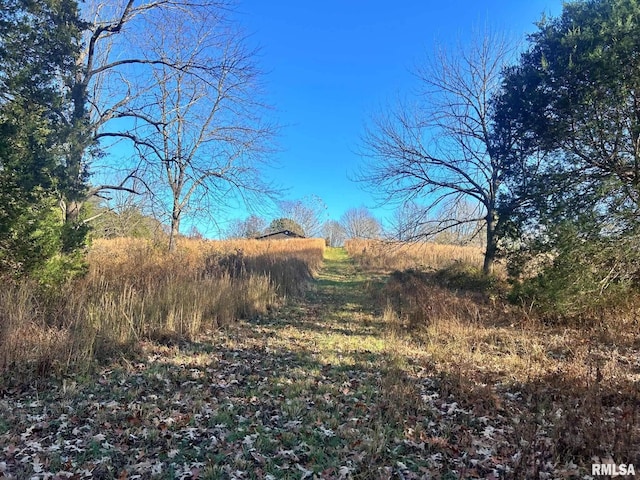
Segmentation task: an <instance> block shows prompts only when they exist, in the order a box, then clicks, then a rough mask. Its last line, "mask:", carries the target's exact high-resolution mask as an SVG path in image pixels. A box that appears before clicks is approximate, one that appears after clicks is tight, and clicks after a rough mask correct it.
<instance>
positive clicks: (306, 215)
mask: <svg viewBox="0 0 640 480" xmlns="http://www.w3.org/2000/svg"><path fill="white" fill-rule="evenodd" d="M280 211H281V212H282V216H283V217H286V218H290V219H291V220H293V221H295V222H296V223H297V224H298V225H300V226H301V227H302V229H303V230H304V235H305V236H306V237H318V236H320V235H321V234H322V225H323V222H324V218H325V216H326V211H327V206H326V205H325V203H324V202H323V201H322V199H321V198H320V197H318V196H317V195H310V196H307V197H305V198H303V199H301V200H293V201H291V200H285V201H282V202H280Z"/></svg>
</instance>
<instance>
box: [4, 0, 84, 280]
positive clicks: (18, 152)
mask: <svg viewBox="0 0 640 480" xmlns="http://www.w3.org/2000/svg"><path fill="white" fill-rule="evenodd" d="M81 26H82V24H81V22H80V20H79V16H78V6H77V3H76V2H75V0H45V1H42V0H41V1H35V0H7V1H6V2H4V3H3V8H2V10H0V91H1V92H2V93H1V94H0V95H1V96H0V272H1V271H4V272H5V273H7V272H9V273H17V274H22V273H28V272H32V271H34V270H36V269H38V268H40V267H43V266H44V265H45V264H46V263H47V262H48V261H49V260H50V259H52V258H54V257H56V255H57V254H58V253H69V252H72V251H74V250H75V249H76V248H77V247H78V246H79V245H81V244H82V242H83V240H84V234H85V233H86V232H85V230H84V229H83V228H69V227H66V226H65V225H64V223H63V218H62V213H61V211H60V209H59V208H58V204H59V200H60V198H61V194H62V192H63V191H64V190H65V189H66V188H67V185H65V182H64V179H63V178H62V177H61V170H62V169H63V168H64V159H65V155H66V151H67V149H68V148H69V144H70V141H69V140H70V138H71V136H72V135H74V134H77V133H78V132H77V131H74V128H75V126H74V125H69V124H68V123H66V122H65V121H64V110H65V109H66V108H68V105H69V98H68V95H67V94H68V92H67V91H66V89H65V85H66V84H68V83H69V81H70V79H71V78H72V77H73V75H74V73H75V68H76V58H77V55H78V54H79V48H80V32H81Z"/></svg>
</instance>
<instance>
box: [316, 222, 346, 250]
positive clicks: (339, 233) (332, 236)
mask: <svg viewBox="0 0 640 480" xmlns="http://www.w3.org/2000/svg"><path fill="white" fill-rule="evenodd" d="M322 236H323V237H324V239H325V240H326V242H327V245H329V246H330V247H340V246H342V245H343V244H344V241H345V240H346V239H347V233H346V232H345V231H344V227H343V226H342V225H341V224H340V222H336V221H335V220H327V221H326V222H324V224H323V225H322Z"/></svg>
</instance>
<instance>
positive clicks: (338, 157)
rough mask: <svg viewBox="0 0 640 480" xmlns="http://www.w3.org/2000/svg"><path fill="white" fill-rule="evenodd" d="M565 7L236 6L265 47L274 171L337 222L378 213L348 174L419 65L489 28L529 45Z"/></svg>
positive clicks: (346, 2)
mask: <svg viewBox="0 0 640 480" xmlns="http://www.w3.org/2000/svg"><path fill="white" fill-rule="evenodd" d="M391 5H392V6H391ZM561 8H562V1H561V0H527V1H521V0H489V1H478V0H475V1H473V0H449V1H446V2H440V1H428V0H424V1H418V0H397V1H395V2H389V1H381V0H375V1H364V0H342V1H338V0H324V1H322V2H305V1H299V0H297V1H288V0H287V1H284V0H273V1H264V0H239V2H238V9H237V10H238V18H239V21H240V23H241V24H242V26H243V27H244V28H245V29H246V31H247V32H248V33H249V34H250V42H252V43H254V45H258V46H259V47H260V49H261V54H260V58H259V63H260V65H261V67H262V69H263V70H264V71H265V72H266V76H265V81H266V85H267V100H268V101H269V102H270V103H271V104H272V105H274V107H275V108H276V117H277V119H278V121H279V123H280V124H282V125H283V126H284V128H283V130H282V134H281V136H280V138H279V146H280V149H281V151H280V152H279V153H277V154H276V155H275V158H274V160H275V161H276V163H277V165H278V168H276V169H272V170H269V171H268V174H269V175H270V176H272V178H273V179H274V180H275V181H276V182H277V183H279V184H280V185H282V186H284V187H286V188H288V191H287V192H286V196H287V198H289V199H298V198H302V197H305V196H308V195H311V194H315V195H318V196H319V197H320V198H322V199H323V200H324V202H325V203H326V205H327V207H328V215H329V217H330V218H333V219H338V218H339V217H340V216H341V215H342V213H343V212H344V211H345V210H347V209H348V208H350V207H358V206H362V205H364V206H367V207H375V205H376V202H375V200H374V199H373V198H372V197H371V195H370V194H368V193H366V192H364V191H363V190H362V188H361V187H360V186H359V185H358V184H356V183H354V182H352V181H350V180H349V175H350V174H352V173H353V172H354V171H355V170H356V169H357V167H358V164H359V162H360V159H359V157H358V155H357V153H356V151H357V148H358V143H359V138H360V135H361V133H362V131H363V127H364V125H365V123H366V121H367V119H368V117H369V116H370V115H371V114H372V113H373V112H374V111H375V110H377V109H378V108H379V107H380V106H381V105H384V104H385V103H386V102H388V101H392V100H393V98H394V97H396V96H397V95H398V94H400V95H402V94H406V93H410V91H411V89H412V88H414V87H416V83H415V79H414V78H413V76H412V75H411V73H410V72H411V69H412V67H413V66H415V65H417V64H419V62H420V60H421V59H423V58H424V57H425V55H426V54H428V53H429V51H430V50H432V49H433V48H434V46H435V45H444V46H445V47H446V46H448V45H449V46H451V47H455V45H456V44H458V43H460V42H462V43H464V42H465V41H466V40H467V39H468V38H469V35H470V32H471V31H472V30H473V29H474V28H475V29H476V30H477V29H478V28H480V29H482V28H484V26H485V25H486V26H488V27H490V28H491V29H494V30H498V31H504V32H506V33H508V34H509V35H512V36H514V37H516V38H523V37H524V35H525V34H526V33H531V32H533V31H534V30H535V26H534V22H536V21H537V20H539V19H540V16H541V14H542V13H543V12H544V13H546V14H550V15H551V16H557V15H558V14H559V13H560V12H561ZM374 212H375V213H376V214H377V215H378V216H379V217H384V216H385V215H388V214H389V213H390V212H389V211H388V210H385V209H375V210H374ZM227 213H228V214H229V217H241V216H243V213H242V212H227Z"/></svg>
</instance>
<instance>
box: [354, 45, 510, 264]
mask: <svg viewBox="0 0 640 480" xmlns="http://www.w3.org/2000/svg"><path fill="white" fill-rule="evenodd" d="M512 55H513V48H512V46H511V44H510V43H509V42H508V41H507V40H506V39H505V38H503V37H500V36H498V35H492V34H489V33H486V34H485V35H483V36H482V37H481V38H480V39H479V40H477V41H475V42H473V43H471V44H470V46H469V47H468V48H458V49H457V50H456V51H453V52H447V51H446V50H444V49H441V50H438V51H437V52H436V53H435V55H434V56H432V57H430V58H429V59H428V60H427V62H426V64H425V65H424V66H423V67H421V68H419V69H417V72H416V75H417V78H418V79H419V81H420V84H421V89H420V92H419V95H418V96H417V98H416V99H415V102H414V103H412V104H409V103H408V102H400V104H399V105H398V106H397V107H396V108H394V109H390V110H389V111H387V112H386V113H383V114H381V115H379V116H377V117H376V118H374V119H373V121H372V125H371V127H369V128H368V129H367V130H366V131H365V133H364V135H363V138H362V154H363V157H364V158H365V164H364V166H363V168H362V169H361V171H360V173H359V174H358V180H360V181H362V182H364V183H365V185H368V186H370V187H371V188H372V190H373V191H374V192H375V193H377V194H379V195H380V196H381V197H382V200H383V201H385V202H399V203H402V202H407V201H413V200H416V201H417V200H419V201H420V202H422V203H423V204H424V205H425V215H423V216H422V217H419V218H421V219H422V220H421V222H422V226H423V227H424V228H423V229H422V232H423V233H421V234H429V235H434V234H437V233H439V232H442V231H445V230H449V229H451V228H455V227H457V226H459V225H462V224H466V223H471V224H474V225H475V224H476V223H477V222H483V223H484V227H485V229H486V239H487V240H486V251H485V258H484V266H483V271H484V272H485V273H489V272H491V270H492V268H493V263H494V260H495V256H496V250H497V238H496V224H497V222H498V220H499V219H498V214H497V194H498V190H499V189H500V186H501V182H502V180H503V176H504V174H505V168H504V167H505V165H504V161H505V160H504V158H503V157H502V156H501V155H500V154H499V152H500V151H501V150H500V149H499V148H497V145H496V144H497V142H503V141H504V139H498V138H496V135H494V131H493V128H492V127H493V125H492V118H491V105H492V103H491V102H492V97H493V95H494V94H495V93H497V92H498V91H499V89H500V86H501V79H502V70H503V67H504V66H505V65H506V62H507V61H509V60H510V59H511V57H512ZM463 199H465V200H467V201H468V202H470V203H473V204H478V205H480V206H481V209H480V211H478V212H477V215H475V216H471V217H460V218H449V217H448V216H445V217H444V218H438V217H437V216H435V215H427V214H429V213H431V212H432V211H437V210H439V209H441V208H442V205H443V204H448V205H452V204H455V203H457V202H460V201H462V200H463Z"/></svg>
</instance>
